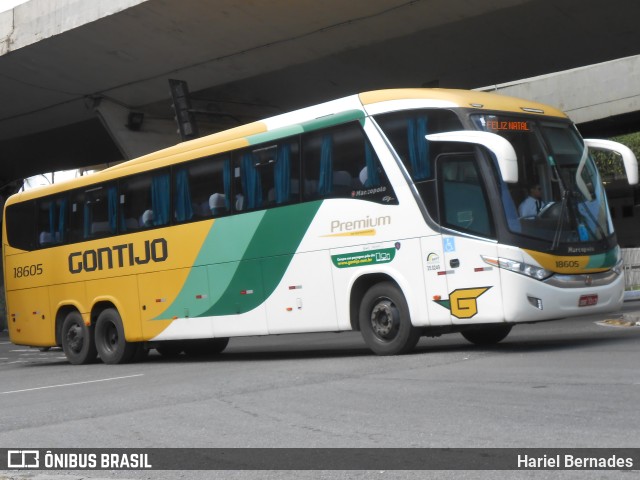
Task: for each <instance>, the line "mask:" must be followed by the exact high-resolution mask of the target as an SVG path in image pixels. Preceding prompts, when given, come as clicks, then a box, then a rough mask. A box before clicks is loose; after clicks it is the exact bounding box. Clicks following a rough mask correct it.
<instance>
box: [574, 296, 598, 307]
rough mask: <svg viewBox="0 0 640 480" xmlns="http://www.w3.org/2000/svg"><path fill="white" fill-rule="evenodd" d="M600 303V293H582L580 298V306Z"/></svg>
mask: <svg viewBox="0 0 640 480" xmlns="http://www.w3.org/2000/svg"><path fill="white" fill-rule="evenodd" d="M597 303H598V295H597V294H593V295H581V296H580V300H579V301H578V306H579V307H590V306H591V305H596V304H597Z"/></svg>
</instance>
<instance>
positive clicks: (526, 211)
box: [518, 183, 545, 218]
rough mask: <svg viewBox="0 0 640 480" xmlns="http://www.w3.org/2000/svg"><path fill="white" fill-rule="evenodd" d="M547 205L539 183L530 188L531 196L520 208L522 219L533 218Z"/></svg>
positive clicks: (519, 213) (519, 212)
mask: <svg viewBox="0 0 640 480" xmlns="http://www.w3.org/2000/svg"><path fill="white" fill-rule="evenodd" d="M544 205H545V203H544V201H543V200H542V189H541V188H540V185H538V184H537V183H536V184H535V185H533V186H531V187H530V188H529V196H528V197H527V198H525V199H524V200H523V201H522V203H521V204H520V206H519V207H518V215H520V218H532V217H535V216H536V215H538V213H540V210H541V209H542V207H544Z"/></svg>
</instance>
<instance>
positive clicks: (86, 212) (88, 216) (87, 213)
mask: <svg viewBox="0 0 640 480" xmlns="http://www.w3.org/2000/svg"><path fill="white" fill-rule="evenodd" d="M82 213H83V217H84V218H83V220H84V225H83V234H84V238H89V237H90V236H91V222H92V221H93V215H92V212H91V200H89V199H88V198H85V201H84V208H83V212H82Z"/></svg>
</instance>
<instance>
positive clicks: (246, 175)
mask: <svg viewBox="0 0 640 480" xmlns="http://www.w3.org/2000/svg"><path fill="white" fill-rule="evenodd" d="M254 163H255V161H254V159H253V154H252V153H250V152H247V153H245V154H244V155H242V168H241V175H240V180H241V182H242V191H243V193H244V195H245V201H246V204H245V208H246V209H248V210H251V209H254V208H260V207H261V206H262V184H261V182H260V175H259V174H258V171H257V170H256V167H255V164H254Z"/></svg>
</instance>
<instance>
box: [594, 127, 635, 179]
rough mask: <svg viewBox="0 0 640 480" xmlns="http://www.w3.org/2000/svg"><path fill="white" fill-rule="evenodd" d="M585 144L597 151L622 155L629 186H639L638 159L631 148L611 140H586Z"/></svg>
mask: <svg viewBox="0 0 640 480" xmlns="http://www.w3.org/2000/svg"><path fill="white" fill-rule="evenodd" d="M584 144H585V145H586V146H587V147H589V148H593V149H595V150H605V151H608V152H613V153H615V154H617V155H620V156H621V157H622V162H623V163H624V170H625V172H626V174H627V180H628V181H629V185H637V184H638V159H637V158H636V156H635V154H634V153H633V152H632V151H631V149H630V148H629V147H627V146H626V145H623V144H621V143H618V142H613V141H611V140H598V139H594V138H589V139H587V138H585V139H584Z"/></svg>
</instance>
